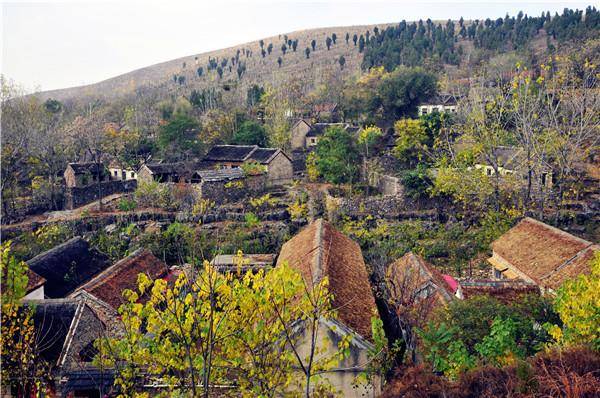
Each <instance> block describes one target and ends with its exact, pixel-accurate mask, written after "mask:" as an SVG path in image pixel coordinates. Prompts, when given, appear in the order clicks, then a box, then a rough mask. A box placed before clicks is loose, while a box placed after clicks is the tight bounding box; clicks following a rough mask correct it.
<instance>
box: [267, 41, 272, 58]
mask: <svg viewBox="0 0 600 398" xmlns="http://www.w3.org/2000/svg"><path fill="white" fill-rule="evenodd" d="M271 51H273V43H269V45H268V46H267V53H268V54H269V55H271Z"/></svg>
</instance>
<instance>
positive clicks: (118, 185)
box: [65, 180, 137, 210]
mask: <svg viewBox="0 0 600 398" xmlns="http://www.w3.org/2000/svg"><path fill="white" fill-rule="evenodd" d="M100 187H101V189H100V192H101V195H102V197H105V196H108V195H112V194H115V193H121V192H132V191H134V190H135V189H136V187H137V181H136V180H127V181H105V182H102V183H100ZM95 200H98V186H97V185H90V186H87V187H71V188H65V209H68V210H73V209H75V208H77V207H81V206H83V205H86V204H88V203H91V202H93V201H95Z"/></svg>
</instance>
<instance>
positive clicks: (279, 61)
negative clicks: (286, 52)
mask: <svg viewBox="0 0 600 398" xmlns="http://www.w3.org/2000/svg"><path fill="white" fill-rule="evenodd" d="M282 62H283V59H282V58H281V57H277V65H279V67H280V68H281V63H282Z"/></svg>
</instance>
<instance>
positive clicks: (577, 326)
mask: <svg viewBox="0 0 600 398" xmlns="http://www.w3.org/2000/svg"><path fill="white" fill-rule="evenodd" d="M590 268H591V273H590V274H589V275H585V274H582V275H579V276H578V277H577V278H575V279H573V280H569V281H566V282H565V283H564V284H563V285H562V286H561V287H560V289H559V290H558V293H557V296H556V299H555V303H554V308H555V309H556V312H558V315H559V316H560V319H561V321H562V323H563V325H562V327H559V326H557V325H552V326H549V327H548V331H549V332H550V334H551V335H552V337H554V339H555V340H556V341H557V343H558V344H561V345H576V344H590V345H592V347H593V348H594V349H595V350H600V294H599V293H598V292H600V252H596V254H595V256H594V258H593V259H592V261H591V263H590Z"/></svg>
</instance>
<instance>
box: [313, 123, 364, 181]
mask: <svg viewBox="0 0 600 398" xmlns="http://www.w3.org/2000/svg"><path fill="white" fill-rule="evenodd" d="M353 141H354V140H353V137H352V136H351V135H350V133H349V132H347V131H346V130H345V129H344V128H343V127H339V126H334V127H329V128H327V130H326V131H325V134H324V135H323V137H321V139H319V142H318V143H317V149H316V154H317V169H318V170H319V174H321V175H322V176H323V178H324V179H325V180H327V181H329V182H331V183H333V184H343V183H352V182H354V181H355V180H356V177H357V174H358V167H357V164H358V162H359V159H358V151H357V149H356V147H355V146H354V143H353Z"/></svg>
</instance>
